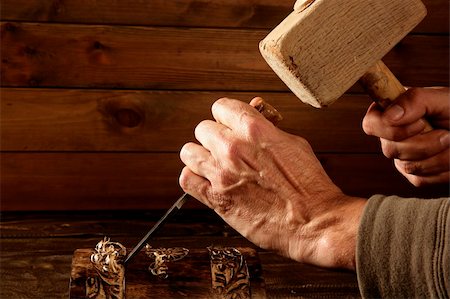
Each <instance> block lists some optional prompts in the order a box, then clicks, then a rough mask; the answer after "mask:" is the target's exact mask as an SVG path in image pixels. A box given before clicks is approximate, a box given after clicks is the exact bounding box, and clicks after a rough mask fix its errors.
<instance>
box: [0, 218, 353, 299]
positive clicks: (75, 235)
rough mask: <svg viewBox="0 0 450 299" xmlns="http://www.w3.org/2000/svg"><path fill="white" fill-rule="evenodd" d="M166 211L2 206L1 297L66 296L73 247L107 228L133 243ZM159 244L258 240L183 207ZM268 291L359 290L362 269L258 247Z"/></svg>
mask: <svg viewBox="0 0 450 299" xmlns="http://www.w3.org/2000/svg"><path fill="white" fill-rule="evenodd" d="M162 213H163V211H151V212H145V211H102V212H76V213H75V212H51V213H50V212H20V213H19V212H8V213H2V214H1V223H0V229H1V239H0V240H1V243H0V245H1V246H0V249H1V253H0V298H12V299H15V298H68V293H69V292H68V291H69V276H70V269H71V259H72V254H73V251H74V250H75V249H77V248H93V247H94V246H95V244H96V243H97V242H98V241H99V240H100V239H101V238H103V236H108V237H111V239H112V240H115V241H118V242H121V243H122V244H123V245H125V246H127V247H132V246H133V245H134V244H135V243H136V242H137V241H138V240H139V239H140V237H141V236H143V235H144V234H145V233H146V232H147V230H148V229H149V228H150V227H151V226H152V225H153V224H154V223H155V221H157V220H158V218H159V217H160V216H161V215H162ZM151 244H152V245H154V246H165V247H167V246H183V247H187V248H204V247H207V246H210V245H223V246H249V247H255V246H254V245H252V244H251V243H250V242H248V241H247V240H246V239H244V238H243V237H241V236H240V235H239V234H237V233H236V232H235V231H234V230H233V229H231V228H230V227H229V226H227V225H226V224H225V223H224V222H223V221H222V220H221V219H220V218H219V217H218V216H216V215H215V214H214V213H213V212H212V211H207V210H185V211H182V212H181V213H180V214H179V215H178V216H177V217H176V218H174V220H173V221H172V222H170V223H167V224H166V225H165V226H164V227H163V229H162V230H161V231H160V232H159V233H158V236H157V237H156V238H155V239H153V240H152V241H151ZM258 251H259V255H260V260H261V264H262V269H263V276H264V279H265V284H266V292H267V296H268V298H336V297H346V298H359V297H360V295H359V291H358V285H357V280H356V275H355V274H354V273H351V272H346V271H331V270H327V269H322V268H318V267H313V266H310V265H305V264H301V263H297V262H293V261H291V260H288V259H286V258H283V257H280V256H278V255H275V254H273V253H271V252H267V251H263V250H260V249H259V250H258Z"/></svg>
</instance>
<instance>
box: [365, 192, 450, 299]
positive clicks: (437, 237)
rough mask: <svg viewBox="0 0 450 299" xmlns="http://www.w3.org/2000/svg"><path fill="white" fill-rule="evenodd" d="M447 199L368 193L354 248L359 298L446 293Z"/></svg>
mask: <svg viewBox="0 0 450 299" xmlns="http://www.w3.org/2000/svg"><path fill="white" fill-rule="evenodd" d="M449 235H450V198H439V199H430V200H428V199H417V198H401V197H397V196H382V195H375V196H372V197H371V198H370V199H369V201H368V203H367V205H366V208H365V210H364V213H363V216H362V219H361V223H360V227H359V231H358V240H357V248H356V272H357V276H358V284H359V288H360V291H361V295H362V296H363V298H449V293H450V236H449Z"/></svg>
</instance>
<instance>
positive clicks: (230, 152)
mask: <svg viewBox="0 0 450 299" xmlns="http://www.w3.org/2000/svg"><path fill="white" fill-rule="evenodd" d="M223 147H224V149H223V155H224V159H225V160H227V161H234V160H235V159H237V158H238V157H239V156H240V146H239V144H238V142H237V141H236V140H234V141H229V142H225V143H224V146H223Z"/></svg>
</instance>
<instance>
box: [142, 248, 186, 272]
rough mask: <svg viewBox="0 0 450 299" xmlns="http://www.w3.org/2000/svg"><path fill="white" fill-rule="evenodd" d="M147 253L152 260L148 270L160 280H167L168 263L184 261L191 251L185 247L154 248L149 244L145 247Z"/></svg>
mask: <svg viewBox="0 0 450 299" xmlns="http://www.w3.org/2000/svg"><path fill="white" fill-rule="evenodd" d="M145 253H146V254H147V256H148V257H149V258H150V259H151V260H152V263H151V264H150V266H149V267H148V270H149V271H150V272H151V273H152V274H153V275H156V276H158V277H159V278H162V279H165V278H167V277H168V276H169V274H168V270H169V267H168V265H167V264H168V263H170V262H174V261H179V260H181V259H183V258H184V257H185V256H186V255H187V254H188V253H189V249H186V248H183V247H174V248H152V247H151V246H150V245H149V244H147V245H145Z"/></svg>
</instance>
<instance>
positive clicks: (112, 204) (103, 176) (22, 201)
mask: <svg viewBox="0 0 450 299" xmlns="http://www.w3.org/2000/svg"><path fill="white" fill-rule="evenodd" d="M319 159H320V161H321V162H322V164H323V166H324V168H325V170H326V171H327V173H328V174H329V175H330V177H331V178H332V179H333V180H334V181H335V183H336V184H337V185H338V186H339V187H341V188H342V190H343V191H344V192H345V193H346V194H348V195H356V196H363V197H368V196H371V195H373V194H377V193H381V194H396V195H400V196H420V197H425V198H429V197H438V196H444V195H445V196H448V186H433V187H432V188H431V187H430V188H421V189H417V188H414V187H412V186H411V185H410V184H409V183H407V181H406V180H405V179H404V178H403V177H402V176H401V175H400V174H398V173H397V172H396V171H395V170H394V168H393V166H392V165H391V161H390V160H388V159H386V158H384V157H382V156H381V155H357V154H354V155H339V154H323V155H319ZM0 163H1V169H2V180H1V186H0V187H1V194H0V195H1V198H2V202H1V204H2V207H1V208H2V210H4V211H6V210H24V209H28V210H87V209H93V210H95V209H120V210H126V209H158V208H161V209H165V208H168V207H170V205H171V204H173V202H174V200H175V199H176V198H178V197H179V196H180V195H181V194H182V191H181V189H180V188H179V187H178V175H179V173H180V171H181V169H182V166H183V165H182V163H181V161H180V160H179V158H178V154H175V153H167V154H164V153H160V154H157V153H150V154H145V153H138V154H133V153H123V154H120V153H119V154H117V153H102V154H101V155H99V154H98V153H47V154H44V153H4V154H2V159H1V161H0ZM386 182H389V184H386ZM190 205H192V206H190ZM188 206H190V207H191V208H194V207H196V208H199V207H203V206H202V205H201V204H199V203H198V202H196V201H191V202H188Z"/></svg>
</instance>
